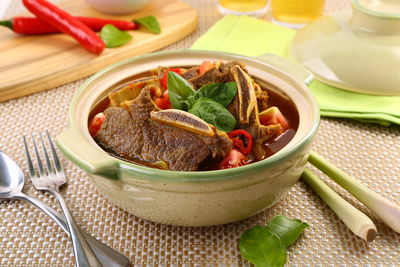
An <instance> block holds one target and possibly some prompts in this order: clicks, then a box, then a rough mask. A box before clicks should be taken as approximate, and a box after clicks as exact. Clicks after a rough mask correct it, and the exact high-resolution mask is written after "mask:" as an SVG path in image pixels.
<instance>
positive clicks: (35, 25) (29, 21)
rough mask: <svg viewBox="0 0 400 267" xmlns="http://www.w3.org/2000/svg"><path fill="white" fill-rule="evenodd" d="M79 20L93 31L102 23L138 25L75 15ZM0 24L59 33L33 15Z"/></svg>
mask: <svg viewBox="0 0 400 267" xmlns="http://www.w3.org/2000/svg"><path fill="white" fill-rule="evenodd" d="M75 18H77V19H78V20H79V21H80V22H82V23H83V24H85V25H86V26H88V27H89V28H90V29H92V30H93V31H100V30H101V29H102V28H103V26H104V25H106V24H111V25H114V26H115V27H117V28H118V29H120V30H122V31H127V30H135V29H138V28H139V25H138V24H136V23H134V22H132V21H124V20H116V19H103V18H91V17H75ZM0 25H3V26H5V27H8V28H10V29H11V30H13V31H14V32H16V33H19V34H29V35H36V34H47V33H59V32H60V31H59V30H58V29H57V28H54V27H53V26H51V25H49V24H47V23H46V22H44V21H42V20H41V19H38V18H34V17H14V18H13V19H12V20H0Z"/></svg>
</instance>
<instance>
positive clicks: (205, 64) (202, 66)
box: [199, 61, 215, 75]
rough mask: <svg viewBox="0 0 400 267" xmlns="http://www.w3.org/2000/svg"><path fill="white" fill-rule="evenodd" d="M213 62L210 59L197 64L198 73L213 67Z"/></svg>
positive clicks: (201, 73)
mask: <svg viewBox="0 0 400 267" xmlns="http://www.w3.org/2000/svg"><path fill="white" fill-rule="evenodd" d="M214 65H215V63H214V62H211V61H203V63H201V64H200V66H199V74H200V75H203V74H204V73H205V72H206V71H208V70H209V69H211V68H212V67H214Z"/></svg>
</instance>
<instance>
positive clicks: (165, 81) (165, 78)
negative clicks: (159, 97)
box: [161, 68, 182, 89]
mask: <svg viewBox="0 0 400 267" xmlns="http://www.w3.org/2000/svg"><path fill="white" fill-rule="evenodd" d="M170 71H173V72H176V73H178V74H179V75H181V74H182V69H181V68H171V69H168V70H166V71H165V72H164V74H163V76H162V77H161V86H162V87H163V88H164V89H168V72H170Z"/></svg>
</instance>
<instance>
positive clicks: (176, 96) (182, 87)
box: [167, 71, 196, 110]
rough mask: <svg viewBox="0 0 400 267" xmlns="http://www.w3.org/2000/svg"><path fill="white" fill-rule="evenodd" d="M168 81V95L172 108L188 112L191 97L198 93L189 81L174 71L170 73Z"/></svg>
mask: <svg viewBox="0 0 400 267" xmlns="http://www.w3.org/2000/svg"><path fill="white" fill-rule="evenodd" d="M167 79H168V95H169V100H170V101H171V105H172V107H173V108H176V109H180V110H187V109H188V103H187V100H188V98H189V97H190V96H193V95H194V94H195V92H196V91H195V90H194V89H193V87H192V85H191V84H190V83H189V82H188V81H186V80H185V79H184V78H182V77H181V76H180V75H179V74H177V73H175V72H173V71H169V72H168V76H167Z"/></svg>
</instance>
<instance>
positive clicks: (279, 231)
mask: <svg viewBox="0 0 400 267" xmlns="http://www.w3.org/2000/svg"><path fill="white" fill-rule="evenodd" d="M307 227H308V224H307V223H304V222H302V221H300V220H297V219H289V218H287V217H286V216H284V215H277V216H275V217H274V218H273V219H272V220H271V221H270V222H269V223H268V224H267V229H268V230H269V231H271V233H273V234H274V235H276V236H278V237H279V238H280V240H281V241H282V243H283V245H285V246H286V247H288V246H290V245H291V244H293V243H294V242H296V240H297V239H298V238H299V236H300V234H301V233H302V232H303V231H304V229H306V228H307Z"/></svg>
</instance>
